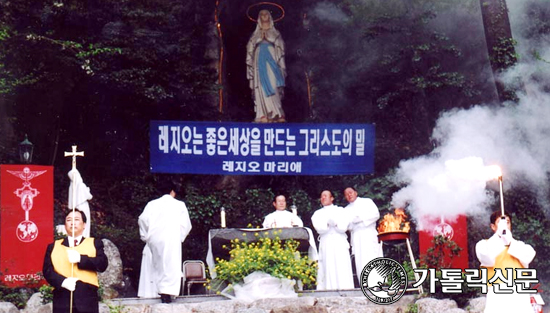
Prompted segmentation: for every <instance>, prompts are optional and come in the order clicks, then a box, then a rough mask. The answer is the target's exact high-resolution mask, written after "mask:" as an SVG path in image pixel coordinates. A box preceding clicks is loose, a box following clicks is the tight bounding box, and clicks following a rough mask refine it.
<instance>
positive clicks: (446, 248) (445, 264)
mask: <svg viewBox="0 0 550 313" xmlns="http://www.w3.org/2000/svg"><path fill="white" fill-rule="evenodd" d="M462 250H463V248H462V247H460V246H458V245H457V244H456V242H454V241H453V240H451V239H448V238H447V237H445V236H442V235H437V236H434V238H433V239H432V246H431V247H430V248H428V250H427V251H426V253H425V254H422V255H421V256H420V264H421V266H422V267H426V268H435V269H437V270H440V269H442V268H450V267H451V263H452V261H453V259H454V258H455V257H458V256H460V251H462Z"/></svg>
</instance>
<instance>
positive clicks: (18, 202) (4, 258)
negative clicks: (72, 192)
mask: <svg viewBox="0 0 550 313" xmlns="http://www.w3.org/2000/svg"><path fill="white" fill-rule="evenodd" d="M52 241H53V167H52V166H40V165H0V282H1V284H3V285H6V286H9V287H23V286H29V285H31V286H32V285H37V284H41V283H42V282H43V279H44V278H43V276H42V263H43V261H44V253H45V252H46V247H47V246H48V244H49V243H51V242H52Z"/></svg>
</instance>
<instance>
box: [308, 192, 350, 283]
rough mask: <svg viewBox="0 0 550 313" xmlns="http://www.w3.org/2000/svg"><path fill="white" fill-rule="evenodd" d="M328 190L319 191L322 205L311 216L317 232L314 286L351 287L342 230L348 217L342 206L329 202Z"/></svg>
mask: <svg viewBox="0 0 550 313" xmlns="http://www.w3.org/2000/svg"><path fill="white" fill-rule="evenodd" d="M333 201H334V197H333V196H332V192H330V191H329V190H325V191H323V192H322V193H321V204H322V205H323V207H322V208H321V209H319V210H317V211H315V213H313V216H312V217H311V222H312V223H313V227H315V230H317V232H318V233H319V237H320V241H319V269H318V271H317V290H342V289H353V273H352V268H351V259H350V254H349V243H348V236H347V234H346V231H347V230H348V225H349V219H348V216H347V214H346V213H345V210H344V208H342V207H339V206H336V205H334V204H332V202H333Z"/></svg>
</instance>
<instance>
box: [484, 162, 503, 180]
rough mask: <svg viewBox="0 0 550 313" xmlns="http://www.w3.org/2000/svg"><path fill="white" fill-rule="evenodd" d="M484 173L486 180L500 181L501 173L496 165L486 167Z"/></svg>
mask: <svg viewBox="0 0 550 313" xmlns="http://www.w3.org/2000/svg"><path fill="white" fill-rule="evenodd" d="M484 172H485V179H486V180H492V179H500V178H501V177H502V171H501V170H500V167H499V166H498V165H491V166H486V167H485V169H484Z"/></svg>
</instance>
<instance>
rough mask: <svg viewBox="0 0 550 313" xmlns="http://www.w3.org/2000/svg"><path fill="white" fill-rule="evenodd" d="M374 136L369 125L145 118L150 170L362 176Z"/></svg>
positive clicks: (370, 167)
mask: <svg viewBox="0 0 550 313" xmlns="http://www.w3.org/2000/svg"><path fill="white" fill-rule="evenodd" d="M374 138H375V137H374V125H372V124H292V123H272V124H258V123H232V122H182V121H151V123H150V144H151V147H150V150H151V151H150V156H151V159H150V162H151V172H153V173H178V174H220V175H353V174H368V173H372V172H373V170H374V140H375V139H374Z"/></svg>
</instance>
